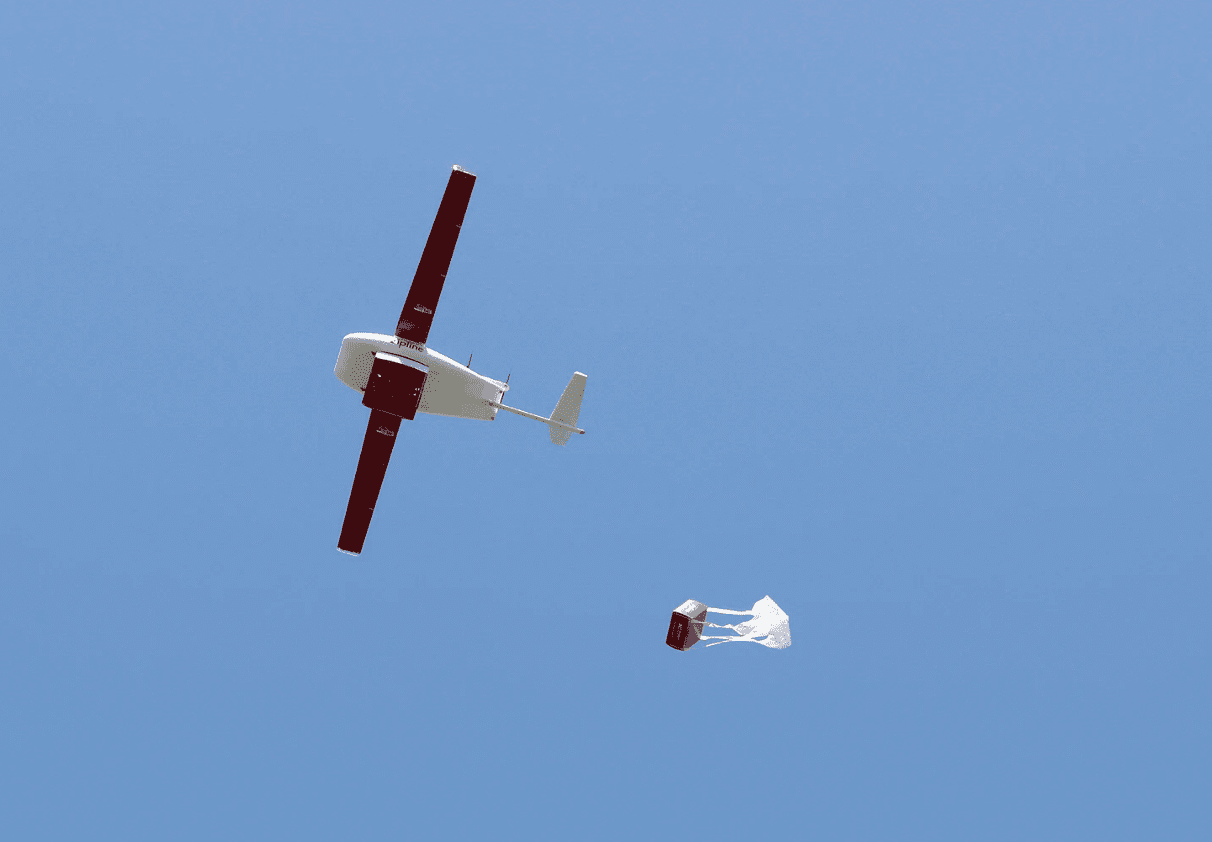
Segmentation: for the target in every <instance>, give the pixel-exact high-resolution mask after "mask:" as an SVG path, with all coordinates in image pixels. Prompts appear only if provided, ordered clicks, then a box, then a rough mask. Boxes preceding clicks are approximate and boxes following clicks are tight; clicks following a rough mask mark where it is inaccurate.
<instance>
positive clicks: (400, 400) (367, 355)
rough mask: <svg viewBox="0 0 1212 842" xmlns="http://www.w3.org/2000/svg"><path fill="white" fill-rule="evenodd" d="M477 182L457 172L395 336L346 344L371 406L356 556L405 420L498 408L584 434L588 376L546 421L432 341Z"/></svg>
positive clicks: (356, 497) (346, 360)
mask: <svg viewBox="0 0 1212 842" xmlns="http://www.w3.org/2000/svg"><path fill="white" fill-rule="evenodd" d="M475 183H476V177H475V175H473V174H472V173H469V172H468V171H467V170H465V169H463V168H462V167H458V166H456V167H454V168H453V169H452V171H451V173H450V180H449V181H448V182H447V183H446V192H445V193H444V194H443V195H442V203H441V204H440V205H439V206H438V215H437V216H436V217H434V221H433V228H432V229H430V232H429V239H428V240H426V241H425V250H424V251H422V252H421V262H420V263H419V264H418V265H417V273H416V275H414V276H413V279H412V286H411V287H409V289H408V297H407V298H406V299H405V300H404V309H403V311H402V312H401V313H400V320H399V322H398V323H397V324H396V332H395V335H394V336H388V335H387V334H381V333H351V334H349V335H348V336H346V337H345V338H344V339H343V340H341V351H340V353H339V354H338V355H337V366H336V369H335V374H336V375H337V379H338V380H340V381H341V382H342V383H344V384H345V385H346V386H348V387H349V388H351V389H353V390H354V391H357V392H360V393H361V394H362V405H363V406H366V407H369V408H370V421H369V423H368V424H367V425H366V437H365V438H364V439H363V440H362V453H361V455H360V456H359V457H358V469H357V472H356V473H355V474H354V481H353V489H352V490H351V491H350V492H349V505H348V506H347V507H346V509H345V521H344V523H343V524H342V526H341V537H340V539H339V540H338V541H337V549H339V550H341V551H342V552H346V553H349V554H350V555H358V554H360V553H361V552H362V545H363V544H364V543H365V542H366V533H367V531H368V530H369V529H370V519H371V517H372V516H373V515H374V511H375V504H376V503H377V502H378V499H379V491H380V489H382V487H383V478H384V477H385V476H386V475H387V463H388V462H389V461H390V460H391V451H392V448H394V447H395V443H396V434H397V433H399V432H400V423H401V422H402V421H405V420H407V421H412V420H413V419H414V418H416V415H417V413H418V412H423V413H426V414H428V415H445V416H448V417H451V418H473V419H476V420H479V421H495V420H496V417H497V411H498V410H501V409H503V410H505V411H506V412H512V413H513V414H514V415H521V416H522V417H523V418H533V419H534V420H536V421H542V422H543V423H544V424H546V425H547V426H548V428H549V430H550V433H551V441H552V442H553V443H554V444H557V445H560V446H563V445H565V444H567V443H568V439H569V438H571V436H572V434H573V433H579V434H584V432H585V431H584V430H582V429H581V428H580V427H578V426H577V425H576V424H577V418H578V416H579V415H580V413H581V399H582V398H583V397H584V395H585V379H586V377H585V375H584V374H582V373H581V372H579V371H578V372H575V373H574V374H573V375H572V379H571V380H569V381H568V386H567V387H566V388H565V389H564V393H563V394H562V395H561V396H560V400H559V401H558V402H557V403H556V406H555V409H554V410H553V411H552V413H551V415H549V416H547V417H546V418H545V417H543V416H542V415H536V414H534V413H533V412H525V411H524V410H521V409H517V408H516V407H512V406H506V405H505V403H504V399H505V393H506V392H508V391H509V378H508V377H506V378H505V380H504V381H501V380H494V379H492V378H491V377H485V376H484V375H483V374H479V373H477V372H475V371H472V370H471V367H470V366H471V359H470V358H469V359H468V360H467V365H461V364H459V363H457V362H455V361H454V360H452V359H451V358H450V357H447V356H444V355H443V354H439V353H438V352H437V351H435V350H433V349H432V348H430V347H428V346H426V344H425V341H426V340H427V339H428V338H429V327H430V325H431V324H432V323H433V314H434V310H436V309H437V307H438V298H439V297H440V296H441V295H442V285H443V284H444V283H445V281H446V272H447V270H448V269H449V268H450V259H451V257H452V256H453V255H454V249H455V243H456V242H458V239H459V230H460V229H461V228H462V227H463V217H464V215H466V213H467V203H468V202H469V201H470V200H471V190H472V188H473V187H475Z"/></svg>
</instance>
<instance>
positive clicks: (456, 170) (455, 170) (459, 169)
mask: <svg viewBox="0 0 1212 842" xmlns="http://www.w3.org/2000/svg"><path fill="white" fill-rule="evenodd" d="M450 170H451V172H461V173H466V174H467V175H469V176H471V177H472V178H475V177H476V174H475V173H473V172H472V171H471V170H466V169H463V168H462V167H460V166H459V165H458V164H455V165H454V166H453V167H451V168H450Z"/></svg>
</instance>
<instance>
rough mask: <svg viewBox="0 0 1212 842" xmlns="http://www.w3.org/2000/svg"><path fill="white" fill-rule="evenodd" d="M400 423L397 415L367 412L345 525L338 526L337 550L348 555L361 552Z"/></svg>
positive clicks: (377, 411) (346, 509)
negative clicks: (367, 420) (339, 527)
mask: <svg viewBox="0 0 1212 842" xmlns="http://www.w3.org/2000/svg"><path fill="white" fill-rule="evenodd" d="M402 420H403V419H401V418H400V417H399V416H398V415H392V414H391V413H388V412H384V411H383V410H381V409H375V410H371V413H370V423H369V424H367V425H366V438H364V439H363V440H362V455H361V456H359V457H358V471H357V473H355V474H354V482H353V490H351V491H350V492H349V505H348V506H347V507H346V508H345V523H343V524H342V525H341V538H340V540H338V541H337V549H339V550H343V551H344V552H347V553H349V554H351V555H358V554H359V553H360V552H362V544H363V543H365V541H366V531H367V530H368V529H370V518H371V516H372V515H373V514H374V513H375V503H376V502H378V499H379V489H380V488H382V487H383V477H384V476H386V475H387V463H388V462H389V461H390V460H391V449H392V448H393V447H395V445H396V433H398V432H400V422H401V421H402Z"/></svg>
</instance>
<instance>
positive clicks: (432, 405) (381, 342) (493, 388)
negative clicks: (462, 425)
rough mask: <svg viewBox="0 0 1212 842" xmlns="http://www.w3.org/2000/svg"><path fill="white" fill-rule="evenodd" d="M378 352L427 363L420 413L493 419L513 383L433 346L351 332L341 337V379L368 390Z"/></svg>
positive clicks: (350, 386) (353, 387)
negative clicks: (452, 356)
mask: <svg viewBox="0 0 1212 842" xmlns="http://www.w3.org/2000/svg"><path fill="white" fill-rule="evenodd" d="M376 353H380V354H391V355H392V356H395V357H402V358H404V359H408V360H412V361H413V362H414V363H419V364H420V365H423V366H425V368H426V369H427V371H428V374H427V375H426V377H425V388H424V390H422V392H421V402H420V404H419V405H418V406H417V411H418V412H425V413H428V414H430V415H446V416H450V417H452V418H475V419H478V420H480V421H492V420H494V419H495V418H496V417H497V408H496V407H495V406H493V405H492V404H493V403H497V404H499V403H501V402H502V400H503V399H504V397H505V393H506V392H507V391H509V386H507V385H505V384H504V383H502V382H501V381H499V380H493V379H492V378H491V377H485V376H484V375H482V374H476V373H475V372H474V371H472V370H471V369H470V368H468V367H467V366H465V365H461V364H459V363H457V362H455V361H454V360H452V359H451V358H450V357H447V356H445V355H443V354H439V353H438V352H437V351H435V350H433V349H432V348H428V347H426V346H424V345H418V344H417V343H416V342H410V341H409V340H407V339H400V338H398V337H395V336H389V335H387V334H383V333H351V334H349V335H348V336H346V337H345V338H344V339H343V340H341V352H340V353H339V354H337V366H336V369H335V370H334V373H335V374H336V375H337V379H338V380H340V381H341V382H342V383H344V384H345V385H346V386H348V387H349V388H351V389H353V390H355V391H357V392H365V391H366V383H367V381H368V380H369V379H370V367H371V365H372V364H373V363H374V358H375V354H376ZM489 401H491V402H492V403H489Z"/></svg>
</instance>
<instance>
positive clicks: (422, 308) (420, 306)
mask: <svg viewBox="0 0 1212 842" xmlns="http://www.w3.org/2000/svg"><path fill="white" fill-rule="evenodd" d="M412 309H414V310H416V311H417V312H418V313H428V314H429V315H431V316H432V315H433V310H430V309H429V308H428V307H426V306H425V305H424V304H418V305H417V306H416V307H413V308H412Z"/></svg>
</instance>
